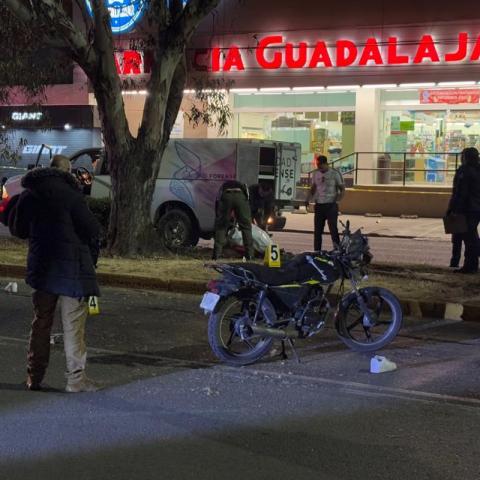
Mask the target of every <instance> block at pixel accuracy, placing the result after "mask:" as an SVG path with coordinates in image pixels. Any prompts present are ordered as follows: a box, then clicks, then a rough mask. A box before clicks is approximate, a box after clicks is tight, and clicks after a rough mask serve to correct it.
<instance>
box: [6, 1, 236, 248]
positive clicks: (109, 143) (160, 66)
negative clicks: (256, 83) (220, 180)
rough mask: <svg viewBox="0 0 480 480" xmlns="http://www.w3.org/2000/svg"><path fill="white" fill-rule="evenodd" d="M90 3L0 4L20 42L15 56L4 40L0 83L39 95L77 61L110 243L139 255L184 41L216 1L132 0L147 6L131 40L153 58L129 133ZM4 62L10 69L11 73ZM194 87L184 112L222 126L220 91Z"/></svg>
mask: <svg viewBox="0 0 480 480" xmlns="http://www.w3.org/2000/svg"><path fill="white" fill-rule="evenodd" d="M89 1H90V5H91V9H92V12H93V15H90V14H89V12H88V9H87V7H86V4H85V0H75V2H74V4H73V5H72V4H71V2H70V1H68V0H63V1H62V0H5V1H4V2H2V3H3V5H2V7H1V9H0V15H1V17H0V21H1V27H2V33H3V32H4V31H8V33H9V37H10V38H15V39H18V42H19V43H18V44H19V45H21V46H22V48H23V47H25V48H23V49H22V50H21V54H20V55H17V56H16V55H15V53H14V50H15V49H13V48H12V49H11V50H10V49H9V46H6V50H8V51H7V55H6V58H7V60H6V62H4V63H5V65H4V66H3V67H1V68H0V89H1V90H2V91H3V92H6V91H8V90H5V87H11V86H13V85H18V84H19V83H21V84H22V85H23V87H24V88H25V89H27V90H28V91H29V92H30V93H31V94H32V95H33V96H36V97H37V98H38V96H39V95H40V96H41V95H42V93H43V91H44V90H43V88H44V86H45V85H46V84H48V83H51V81H52V74H53V76H56V75H57V74H58V70H57V67H58V65H59V64H61V65H69V64H71V62H72V61H73V62H75V63H76V64H77V65H78V66H80V68H81V69H82V70H83V71H84V72H85V74H86V75H87V77H88V79H89V82H90V84H91V88H92V90H93V93H94V94H95V98H96V101H97V105H98V109H99V114H100V119H101V123H102V132H103V139H104V143H105V149H106V153H107V158H108V161H109V166H110V172H111V176H112V194H113V203H112V209H111V216H110V227H109V228H110V230H109V247H110V249H111V251H112V252H114V253H118V254H124V255H132V254H137V253H145V251H146V250H148V248H149V247H151V246H152V245H154V244H155V238H156V237H155V232H154V230H153V227H152V222H151V218H150V205H151V200H152V195H153V190H154V186H155V181H156V178H157V176H158V172H159V168H160V163H161V159H162V155H163V152H164V150H165V147H166V144H167V142H168V140H169V138H170V132H171V130H172V127H173V125H174V122H175V120H176V117H177V113H178V111H179V108H180V104H181V101H182V98H183V90H184V87H185V82H186V76H187V65H186V46H187V45H188V44H189V42H190V40H191V38H192V35H193V34H194V32H195V30H196V28H197V27H198V25H199V24H200V22H201V21H202V20H203V19H204V18H205V17H206V16H207V15H209V14H210V13H211V12H213V10H214V9H215V8H216V7H217V5H218V4H219V3H220V1H221V0H189V1H188V2H186V3H185V2H184V1H183V0H132V2H133V3H135V4H142V5H143V6H144V7H145V12H146V13H145V18H144V21H143V22H142V29H141V31H140V32H139V35H137V37H138V38H137V40H136V41H138V42H139V44H140V45H143V46H145V48H148V49H149V51H150V52H151V54H152V56H153V62H152V69H151V75H150V77H149V79H148V82H147V85H146V88H147V90H148V95H147V96H146V99H145V106H144V111H143V117H142V120H141V124H140V127H139V130H138V133H137V134H136V135H132V133H131V132H130V130H129V126H128V122H127V117H126V113H125V107H124V102H123V98H122V88H123V86H122V82H121V79H120V77H119V75H118V73H117V70H116V64H115V58H114V52H115V42H114V37H113V34H112V30H111V27H110V14H109V10H108V8H107V4H108V2H106V1H105V0H89ZM72 7H73V9H75V8H76V9H78V12H79V13H80V18H81V19H82V21H81V22H78V21H74V20H73V19H72V13H71V8H72ZM74 17H75V16H74ZM15 42H17V40H15ZM19 50H20V49H17V52H18V51H19ZM41 51H48V52H49V56H48V58H50V59H51V62H49V61H45V62H40V63H41V65H38V66H37V65H36V66H35V69H33V68H32V66H33V65H34V62H35V58H42V57H43V58H47V57H46V56H45V55H43V56H39V52H41ZM59 59H61V60H59ZM53 65H55V68H53ZM5 66H8V67H5ZM9 67H13V68H12V70H10V72H8V71H7V70H8V68H9ZM201 90H202V91H201V92H200V93H199V94H198V95H199V96H198V100H199V102H200V103H201V104H202V105H203V108H198V106H196V107H195V108H194V109H193V111H192V112H191V114H190V118H191V119H192V121H193V122H195V123H198V122H200V121H203V122H206V123H208V124H210V125H212V124H218V125H219V126H220V128H223V129H224V128H225V126H226V123H228V119H229V115H230V113H229V109H228V107H227V108H225V103H224V100H225V96H224V95H222V94H221V93H215V92H212V91H211V90H210V91H205V89H201ZM4 98H5V97H4ZM0 100H1V98H0Z"/></svg>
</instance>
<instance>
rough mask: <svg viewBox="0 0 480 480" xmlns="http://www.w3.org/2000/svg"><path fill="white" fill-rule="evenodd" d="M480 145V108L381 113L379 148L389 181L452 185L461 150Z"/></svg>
mask: <svg viewBox="0 0 480 480" xmlns="http://www.w3.org/2000/svg"><path fill="white" fill-rule="evenodd" d="M465 147H477V148H479V147H480V110H399V111H385V112H383V129H382V130H381V135H380V148H381V150H382V151H384V152H387V153H388V154H389V158H390V160H391V168H394V169H397V168H398V170H394V171H392V172H391V178H390V180H391V181H392V182H400V181H403V163H404V162H405V168H406V173H405V183H417V184H422V183H423V184H444V185H451V183H452V179H453V175H454V173H455V169H456V168H457V166H458V164H459V161H460V152H461V151H462V150H463V149H464V148H465Z"/></svg>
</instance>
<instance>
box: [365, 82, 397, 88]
mask: <svg viewBox="0 0 480 480" xmlns="http://www.w3.org/2000/svg"><path fill="white" fill-rule="evenodd" d="M396 87H397V84H396V83H383V84H381V83H379V84H369V85H363V88H396Z"/></svg>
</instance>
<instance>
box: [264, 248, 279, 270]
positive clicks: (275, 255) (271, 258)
mask: <svg viewBox="0 0 480 480" xmlns="http://www.w3.org/2000/svg"><path fill="white" fill-rule="evenodd" d="M263 263H264V264H265V265H266V266H267V267H277V268H278V267H281V259H280V247H279V245H278V244H277V243H272V244H270V245H268V247H267V248H266V249H265V258H264V260H263Z"/></svg>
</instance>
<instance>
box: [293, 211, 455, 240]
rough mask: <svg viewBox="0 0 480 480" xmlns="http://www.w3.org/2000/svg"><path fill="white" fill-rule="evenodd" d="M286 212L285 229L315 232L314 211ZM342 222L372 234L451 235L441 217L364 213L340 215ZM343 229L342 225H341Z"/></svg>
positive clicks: (441, 236)
mask: <svg viewBox="0 0 480 480" xmlns="http://www.w3.org/2000/svg"><path fill="white" fill-rule="evenodd" d="M300 212H302V213H285V214H284V215H285V217H286V218H287V223H286V224H285V231H307V232H313V217H314V215H313V213H305V209H302V210H300ZM339 219H340V220H341V221H342V222H346V221H347V220H350V224H351V228H352V229H357V228H362V230H363V232H364V233H365V234H367V235H370V236H382V237H399V238H430V239H438V240H444V241H448V242H449V241H450V235H446V234H445V233H444V230H443V222H442V219H441V218H400V217H368V216H364V215H347V214H345V215H340V217H339ZM339 228H340V229H341V228H342V227H341V226H339Z"/></svg>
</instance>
